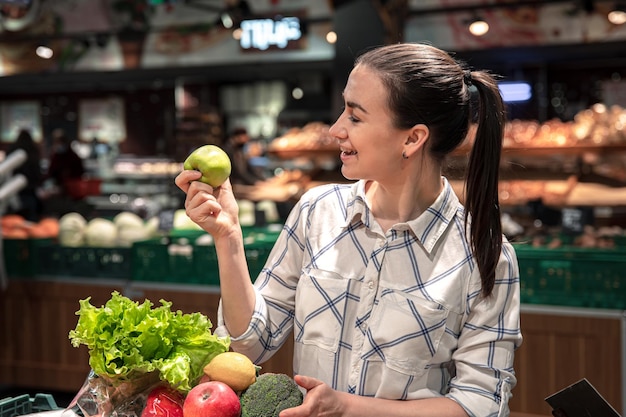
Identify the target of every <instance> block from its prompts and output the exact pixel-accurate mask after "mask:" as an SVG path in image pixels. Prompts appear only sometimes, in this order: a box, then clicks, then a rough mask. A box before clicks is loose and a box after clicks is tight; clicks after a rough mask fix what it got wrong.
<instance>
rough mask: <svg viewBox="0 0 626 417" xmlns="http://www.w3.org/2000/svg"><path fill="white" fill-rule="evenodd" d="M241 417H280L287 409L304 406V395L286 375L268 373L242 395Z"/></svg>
mask: <svg viewBox="0 0 626 417" xmlns="http://www.w3.org/2000/svg"><path fill="white" fill-rule="evenodd" d="M239 400H240V402H241V417H278V413H280V412H281V411H282V410H284V409H286V408H292V407H297V406H299V405H300V404H302V400H303V395H302V391H300V388H298V385H297V384H296V383H295V381H294V380H293V379H292V378H291V377H289V376H288V375H285V374H277V373H271V372H267V373H264V374H261V375H259V376H258V377H257V378H256V381H255V382H254V383H253V384H252V385H250V386H249V387H248V388H246V390H245V391H243V392H242V393H241V396H240V398H239Z"/></svg>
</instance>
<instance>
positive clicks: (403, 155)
mask: <svg viewBox="0 0 626 417" xmlns="http://www.w3.org/2000/svg"><path fill="white" fill-rule="evenodd" d="M402 159H409V157H408V156H406V152H405V151H402Z"/></svg>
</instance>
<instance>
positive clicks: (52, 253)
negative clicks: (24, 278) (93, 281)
mask: <svg viewBox="0 0 626 417" xmlns="http://www.w3.org/2000/svg"><path fill="white" fill-rule="evenodd" d="M36 269H37V274H38V275H45V276H58V277H67V278H72V277H81V278H85V277H86V278H119V279H128V278H129V277H130V275H131V272H132V250H131V248H130V247H112V248H106V247H91V246H79V247H69V246H62V245H59V244H54V243H50V244H48V245H39V246H38V247H37V267H36Z"/></svg>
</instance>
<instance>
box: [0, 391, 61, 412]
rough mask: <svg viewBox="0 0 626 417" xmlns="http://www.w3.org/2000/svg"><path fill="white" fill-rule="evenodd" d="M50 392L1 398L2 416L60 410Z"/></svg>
mask: <svg viewBox="0 0 626 417" xmlns="http://www.w3.org/2000/svg"><path fill="white" fill-rule="evenodd" d="M60 408H61V407H58V406H57V404H56V401H55V400H54V397H52V395H50V394H35V396H34V397H32V398H31V397H30V396H29V395H28V394H24V395H18V396H17V397H9V398H5V399H2V400H0V417H16V416H23V415H25V414H31V413H39V412H43V411H52V410H59V409H60Z"/></svg>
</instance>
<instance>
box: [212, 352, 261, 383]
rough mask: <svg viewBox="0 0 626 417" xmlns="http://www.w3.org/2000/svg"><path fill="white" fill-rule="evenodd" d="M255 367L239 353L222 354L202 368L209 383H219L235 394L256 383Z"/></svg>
mask: <svg viewBox="0 0 626 417" xmlns="http://www.w3.org/2000/svg"><path fill="white" fill-rule="evenodd" d="M256 373H257V367H256V365H254V363H252V361H251V360H250V359H249V358H248V357H247V356H246V355H243V354H241V353H237V352H223V353H220V354H219V355H217V356H215V357H214V358H213V359H211V361H210V362H209V363H208V364H207V365H206V366H205V367H204V374H205V375H206V376H207V377H208V378H209V379H210V380H211V381H221V382H223V383H225V384H226V385H228V386H230V387H231V388H232V389H233V390H234V391H235V392H237V391H243V390H245V389H246V388H248V387H249V386H250V385H252V384H253V383H254V381H256Z"/></svg>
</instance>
